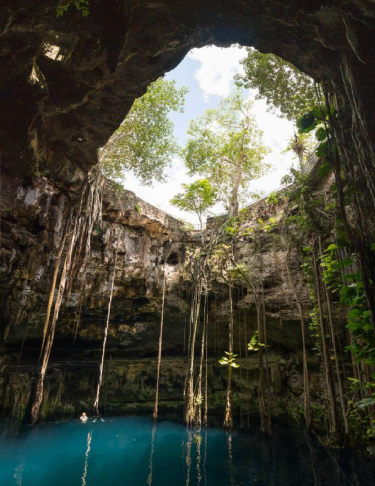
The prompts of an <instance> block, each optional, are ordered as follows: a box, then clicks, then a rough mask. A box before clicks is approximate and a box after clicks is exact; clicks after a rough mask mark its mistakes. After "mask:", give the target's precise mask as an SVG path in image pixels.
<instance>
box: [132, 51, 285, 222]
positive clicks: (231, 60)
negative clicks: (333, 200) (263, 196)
mask: <svg viewBox="0 0 375 486" xmlns="http://www.w3.org/2000/svg"><path fill="white" fill-rule="evenodd" d="M245 54H246V53H245V52H244V51H243V50H242V49H241V48H239V47H237V46H232V47H230V48H226V49H221V48H219V47H215V46H212V47H206V48H202V49H193V50H192V51H190V53H189V55H188V56H189V58H191V59H194V60H197V61H199V62H200V67H199V68H198V70H197V71H196V73H195V78H196V80H197V81H198V83H199V87H200V89H201V91H202V94H203V97H204V98H205V99H206V100H208V98H209V96H210V95H218V96H221V97H225V96H228V95H229V94H230V93H231V91H232V90H233V88H234V84H233V76H234V75H235V74H237V73H242V72H243V71H242V66H241V65H240V64H239V61H240V60H241V59H242V58H243V57H244V56H245ZM191 82H192V80H190V79H186V84H187V85H189V84H191ZM255 94H256V92H255V91H250V94H249V98H250V99H252V100H254V108H253V112H254V114H255V117H256V119H257V123H258V125H259V127H260V128H261V129H262V130H263V132H264V137H263V140H264V143H265V144H266V145H267V146H269V147H270V148H271V149H272V152H271V153H270V154H269V155H268V156H267V157H266V162H270V163H271V164H273V169H272V171H271V172H270V173H269V174H268V175H266V176H264V177H261V178H260V179H258V180H256V181H254V182H253V184H252V187H251V190H253V191H263V192H264V193H269V192H272V191H274V190H275V189H277V188H278V187H279V186H280V180H281V178H282V176H283V175H285V174H286V173H287V172H288V170H289V168H290V166H291V165H292V163H293V159H292V154H291V153H288V154H284V155H282V154H281V152H282V151H283V150H284V149H285V148H286V146H287V144H288V141H289V139H290V138H291V137H292V136H293V126H292V123H291V122H290V121H288V120H285V119H281V118H278V117H277V116H276V115H275V114H274V113H270V112H268V111H267V105H266V102H265V101H264V100H255ZM198 102H199V100H197V103H198ZM188 122H189V120H187V119H186V120H184V121H183V123H184V124H186V126H187V125H188ZM166 172H167V175H168V181H167V183H165V184H161V183H158V182H156V183H154V184H153V186H152V187H148V186H142V185H140V183H139V181H138V180H137V178H136V177H135V176H134V175H133V174H127V175H126V181H125V183H124V186H125V187H126V188H127V189H129V190H132V191H134V192H135V193H136V194H137V196H139V197H140V198H142V199H144V200H145V201H147V202H149V203H151V204H153V205H154V206H157V207H159V208H160V209H162V210H164V211H166V212H168V213H171V214H172V215H174V216H176V217H179V218H182V219H185V220H187V221H190V222H192V223H193V224H198V218H197V217H196V216H195V215H194V214H190V213H186V212H183V211H179V210H178V209H177V208H175V207H174V206H172V205H171V204H170V202H169V200H170V199H171V198H172V197H173V196H174V195H175V194H176V193H178V192H180V191H181V184H182V183H190V182H192V180H193V179H192V178H190V177H189V176H188V173H187V172H188V171H187V169H186V167H185V165H184V162H183V161H182V160H181V159H180V158H179V157H176V158H174V160H173V164H172V167H171V168H170V169H169V170H167V171H166ZM214 210H215V213H216V214H218V213H221V212H222V211H223V206H222V205H218V206H217V207H215V208H214Z"/></svg>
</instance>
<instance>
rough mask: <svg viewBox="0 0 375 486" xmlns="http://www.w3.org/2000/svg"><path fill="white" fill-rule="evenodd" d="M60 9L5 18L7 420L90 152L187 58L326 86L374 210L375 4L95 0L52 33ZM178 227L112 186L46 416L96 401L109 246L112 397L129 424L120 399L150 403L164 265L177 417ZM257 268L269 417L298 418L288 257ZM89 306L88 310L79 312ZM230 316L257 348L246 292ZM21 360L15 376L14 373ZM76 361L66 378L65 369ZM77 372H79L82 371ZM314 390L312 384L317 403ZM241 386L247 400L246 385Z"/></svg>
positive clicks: (0, 13)
mask: <svg viewBox="0 0 375 486" xmlns="http://www.w3.org/2000/svg"><path fill="white" fill-rule="evenodd" d="M59 3H60V1H59V0H38V1H35V0H23V1H22V2H18V1H14V0H12V1H11V0H4V1H3V2H2V4H1V7H0V62H1V66H2V69H1V71H0V123H1V130H0V148H1V162H2V176H1V184H2V190H1V194H0V198H1V217H2V235H1V237H2V240H1V242H2V245H1V250H0V251H1V253H0V258H1V260H0V262H1V263H0V265H1V266H0V278H1V295H0V303H1V307H2V308H1V317H2V319H1V326H2V327H1V333H2V340H3V341H2V343H3V344H2V346H3V350H4V351H5V353H4V352H3V353H2V355H1V360H2V361H1V362H0V363H1V365H2V367H3V368H2V371H4V373H3V378H1V380H2V381H1V383H0V388H1V399H0V402H1V407H2V410H3V411H5V413H9V411H10V410H12V409H14V410H15V414H16V415H18V416H22V415H23V413H25V410H26V408H27V406H28V403H29V401H30V397H31V393H32V387H33V384H34V379H35V373H36V371H37V367H36V363H37V359H38V352H39V346H40V338H41V333H42V328H43V321H44V317H45V312H46V303H47V299H48V293H49V290H50V285H51V278H52V274H53V271H54V267H55V264H56V249H57V248H58V247H59V245H60V243H61V239H62V233H63V228H64V225H65V222H66V219H67V216H68V213H69V206H70V204H71V201H72V200H78V201H79V197H80V190H81V188H82V185H83V183H84V181H85V179H86V176H87V172H88V171H89V169H90V168H91V167H92V166H93V165H95V164H96V162H97V149H98V148H99V147H101V146H103V145H104V144H105V142H106V141H107V140H108V138H109V137H110V136H111V135H112V133H113V132H114V130H115V129H116V128H117V127H118V126H119V124H120V123H121V122H122V121H123V119H124V117H125V116H126V113H127V112H128V111H129V109H130V107H131V105H132V103H133V101H134V99H135V98H136V97H138V96H140V95H142V94H143V93H144V92H145V90H146V88H147V86H148V84H149V83H150V82H152V81H154V80H155V79H157V78H158V77H159V76H161V75H163V74H164V73H165V72H167V71H169V70H171V69H173V68H174V67H175V66H177V65H178V63H179V62H180V61H181V60H182V59H183V58H184V56H185V55H186V54H187V53H188V51H189V50H190V49H191V48H193V47H200V46H205V45H208V44H215V45H218V46H229V45H231V44H232V43H239V44H241V45H245V46H254V47H255V48H257V49H259V50H260V51H262V52H272V53H274V54H277V55H279V56H281V57H283V58H284V59H286V60H288V61H290V62H292V63H293V64H295V65H296V66H297V67H298V68H299V69H301V70H302V71H304V72H305V73H307V74H309V75H310V76H312V77H313V78H314V79H316V80H321V81H323V82H325V83H326V85H327V86H328V87H329V89H330V91H331V92H332V93H334V94H335V95H336V98H337V102H338V105H339V106H340V109H341V110H342V111H343V112H345V113H350V116H349V118H348V119H345V123H346V132H345V137H344V140H343V141H341V143H342V146H341V150H342V153H343V154H346V153H347V154H349V155H350V154H351V155H353V154H354V156H355V160H356V164H355V170H356V177H358V178H362V180H364V181H365V184H367V186H366V187H367V189H366V190H367V192H368V194H369V195H370V196H371V197H372V200H373V201H375V189H374V187H375V150H374V146H375V117H374V116H373V113H374V111H375V97H374V96H373V93H374V87H375V69H374V61H373V55H372V53H373V52H374V50H375V49H374V47H375V45H374V44H375V36H374V30H375V20H374V19H375V5H374V3H373V2H370V1H366V0H354V1H351V2H347V1H345V0H338V1H333V0H331V1H328V0H327V1H323V2H322V1H320V2H316V1H305V2H301V1H297V0H287V1H285V2H275V1H273V0H263V1H257V2H254V1H244V0H231V1H229V0H215V1H214V0H207V1H205V2H202V1H198V0H184V1H182V0H163V1H158V0H156V1H147V0H144V1H139V0H122V1H121V0H91V2H90V15H89V16H88V17H86V18H82V16H81V15H80V13H78V12H76V11H75V9H74V8H72V9H71V10H70V11H68V12H67V13H65V14H64V16H63V17H60V18H57V17H56V7H57V6H58V4H59ZM350 160H351V159H350ZM135 206H140V209H141V211H140V212H138V211H136V210H135ZM371 217H372V218H373V216H371ZM179 225H180V223H179V222H178V221H175V220H173V218H170V217H168V216H167V215H166V214H164V213H162V212H160V211H158V210H157V209H156V208H153V207H152V206H150V205H147V203H145V202H143V201H140V200H138V198H136V196H135V195H134V194H133V193H131V192H130V191H127V192H126V193H124V194H123V193H118V192H117V191H116V190H115V189H114V188H113V187H110V186H106V188H105V194H104V200H103V225H102V227H100V228H94V229H93V235H92V255H91V259H90V262H89V266H88V270H87V279H86V280H85V285H84V287H83V288H82V287H79V286H77V284H76V287H74V286H73V289H72V291H71V293H70V298H69V300H68V301H67V302H65V303H64V308H63V311H62V313H61V318H60V320H59V323H58V329H57V334H56V343H55V347H54V354H53V356H52V364H51V367H50V370H49V372H48V376H47V379H48V380H47V381H48V383H49V385H48V387H49V388H48V390H49V391H48V392H47V394H46V396H47V398H46V399H45V402H44V405H43V407H44V409H43V410H44V411H45V415H48V414H49V413H51V414H53V413H55V412H56V411H64V410H65V411H70V412H69V413H74V411H75V410H76V408H77V409H78V408H79V403H85V404H87V403H90V402H91V398H92V397H91V394H92V389H93V388H95V386H93V383H94V382H95V376H96V371H97V369H96V363H97V359H98V356H99V354H100V345H101V338H102V329H103V326H104V320H105V315H106V311H107V305H108V292H109V284H108V282H109V279H110V276H111V274H112V273H111V272H112V271H113V268H112V267H113V265H112V262H113V248H112V247H111V244H110V243H111V239H112V238H116V239H117V240H118V241H119V249H120V251H119V255H118V258H119V260H118V269H117V276H116V279H115V292H114V300H113V323H112V325H111V328H110V336H109V341H108V346H109V348H108V349H109V354H110V356H112V358H113V360H114V361H115V360H116V359H119V360H120V362H117V364H116V363H114V364H113V366H112V365H111V366H112V368H110V367H109V368H108V369H111V370H112V371H111V373H112V374H111V375H108V376H107V383H108V384H109V385H108V390H107V391H105V394H106V393H108V397H109V398H108V401H112V405H111V407H112V409H113V410H115V411H116V410H117V411H121V410H123V411H124V410H125V409H126V408H127V407H128V405H129V403H130V402H129V403H128V402H126V400H125V401H121V400H122V399H121V394H122V393H123V392H124V390H125V392H126V394H127V395H128V396H129V397H133V398H134V397H136V396H139V397H141V396H142V397H143V399H142V400H143V402H144V403H151V399H150V396H151V395H152V393H151V391H150V390H151V389H152V388H153V386H154V382H153V380H154V364H155V363H151V362H150V357H154V356H156V347H157V339H158V325H159V322H160V320H159V319H160V304H161V277H162V271H161V268H162V267H163V266H164V259H165V257H166V253H169V257H170V260H169V261H167V266H166V269H167V273H168V292H167V299H166V300H167V307H166V331H165V336H166V338H165V350H164V352H165V355H166V356H167V357H169V358H170V359H172V358H174V359H176V360H177V361H176V363H173V362H170V363H169V364H167V368H168V370H170V371H168V372H167V373H166V378H165V383H164V384H163V383H162V387H164V388H163V389H162V390H161V395H162V397H163V400H165V401H166V402H168V400H169V398H171V403H172V402H173V403H174V404H175V403H177V402H176V401H178V399H177V393H175V390H174V387H175V386H176V387H177V388H178V386H180V385H178V383H180V382H181V380H182V379H183V372H182V371H181V369H182V368H183V363H184V359H185V358H184V356H185V355H184V349H186V339H187V338H186V335H187V331H186V328H185V324H184V319H185V313H186V300H185V297H186V296H185V295H184V293H183V290H182V291H181V289H180V288H179V290H178V291H177V290H176V289H177V285H178V275H179V269H180V268H181V265H183V262H184V255H185V251H186V249H187V248H191V247H194V246H195V245H196V244H197V242H199V238H197V237H196V235H186V234H184V233H181V232H180V231H179ZM167 247H168V252H167ZM239 251H240V255H241V259H242V260H243V263H244V264H245V265H248V266H249V268H251V267H252V266H254V261H255V260H256V259H257V258H258V256H259V252H258V250H257V249H256V248H255V247H254V246H252V244H251V242H250V243H246V244H244V245H243V246H242V247H241V248H240V249H239ZM169 257H167V258H169ZM262 258H263V262H264V274H265V278H266V282H267V288H266V292H265V299H266V310H267V319H268V326H269V339H270V342H272V344H273V346H274V353H275V355H274V361H273V362H274V364H275V365H274V369H273V372H272V373H273V374H272V376H273V378H272V381H273V387H274V394H275V400H274V403H275V407H276V408H277V407H279V405H280V404H281V403H282V402H281V401H279V400H278V398H277V397H278V396H282V397H284V398H283V400H284V402H283V403H288V401H292V402H293V401H295V404H296V406H298V404H299V403H301V402H300V400H301V396H300V393H301V381H300V377H301V375H300V373H301V360H300V357H299V355H298V351H296V349H297V350H298V348H299V346H300V338H299V332H298V322H297V321H298V316H297V311H296V309H295V306H293V305H291V303H290V300H291V295H290V291H289V289H288V286H287V283H286V282H287V280H286V276H285V272H284V270H283V265H284V261H285V251H284V250H283V249H282V248H278V247H277V246H275V245H272V244H271V243H270V242H267V241H266V242H265V245H264V247H263V249H262ZM291 272H292V276H293V279H294V281H295V282H296V285H297V287H298V291H299V292H300V294H301V295H304V296H306V295H307V290H306V288H305V286H304V282H303V276H302V275H301V272H300V269H299V262H298V259H297V258H296V256H295V255H294V256H293V255H292V256H291ZM80 292H83V293H84V302H83V305H82V309H79V311H78V307H79V306H78V302H79V301H80V299H79V297H80ZM236 304H237V310H236V316H235V317H236V322H237V323H240V322H242V324H240V325H239V326H238V329H239V331H240V332H239V337H238V346H240V342H241V339H242V340H243V343H245V331H246V333H247V334H246V337H247V338H249V336H250V335H251V333H252V332H253V331H254V329H255V325H256V324H255V315H254V299H253V297H252V295H251V292H250V293H248V294H247V295H241V296H238V298H237V302H236ZM211 305H212V309H213V312H212V313H213V316H212V324H211V325H212V333H213V336H214V337H213V340H212V342H211V344H210V346H211V350H210V353H211V358H212V360H213V365H212V366H213V370H216V371H213V372H212V375H211V377H210V386H211V387H212V388H211V389H212V392H213V393H214V392H217V393H218V395H217V396H216V398H215V399H214V400H213V404H212V406H213V408H215V406H217V407H218V408H220V407H221V403H222V402H221V398H219V397H221V395H220V394H222V392H223V390H224V389H225V386H226V384H225V376H224V375H225V374H224V372H223V370H222V369H221V370H220V367H218V365H217V358H218V357H221V356H222V353H223V352H224V351H225V350H226V349H227V338H226V336H227V334H228V333H227V312H228V303H227V297H226V295H225V294H224V292H223V291H222V290H221V291H220V289H219V290H218V295H217V298H216V302H215V297H212V302H211ZM306 309H307V307H306ZM244 313H247V323H248V324H247V327H246V326H244V324H243V318H244ZM77 316H80V319H79V321H78V320H77ZM215 316H216V318H215ZM75 329H76V334H77V336H76V341H75V343H74V344H73V337H74V336H73V335H74V334H75ZM241 336H242V337H241ZM23 342H24V345H23V344H22V343H23ZM242 346H243V344H242ZM21 349H22V357H21V362H20V366H21V367H20V368H15V365H16V364H17V362H18V360H19V358H20V354H21ZM129 358H134V359H135V360H137V359H138V360H140V362H138V364H137V365H134V366H133V367H130V368H131V370H133V372H132V374H131V376H129V375H128V371H126V372H125V371H124V367H125V368H127V367H128V364H129V363H128V364H126V363H125V364H124V361H121V360H124V359H129ZM67 360H68V361H69V360H70V361H71V362H72V363H73V364H71V365H70V367H69V365H68V364H67ZM77 360H78V361H79V360H81V361H83V362H84V363H83V365H82V366H81V367H79V366H77ZM142 360H146V361H142ZM147 360H148V361H147ZM214 363H216V365H214ZM215 366H216V367H217V368H218V369H216V368H215ZM251 366H252V367H251V368H250V375H251V376H252V379H253V381H252V382H251V381H250V385H246V386H247V390H249V389H250V391H251V395H252V396H254V397H256V392H255V390H256V383H257V374H256V373H257V371H256V365H255V363H253V365H251ZM88 369H89V370H91V371H90V373H91V374H90V373H88ZM319 376H320V375H319V373H316V374H315V375H314V374H313V375H312V380H313V383H314V386H313V387H312V389H313V393H315V399H316V400H317V403H319V400H320V390H321V383H320V381H319V380H320V378H319ZM243 379H244V378H243V376H242V380H243ZM66 380H67V381H66ZM69 380H70V381H69ZM238 380H240V378H238ZM176 383H177V385H176ZM251 383H252V384H251ZM235 386H237V387H238V390H240V388H243V383H242V384H241V387H240V386H238V383H237V385H235ZM177 388H176V389H177ZM245 388H246V387H245ZM111 390H112V391H111ZM111 394H112V395H111ZM48 397H49V398H48ZM75 397H77V399H75ZM78 397H79V398H78ZM168 397H169V398H168ZM133 398H132V400H133ZM215 400H216V401H215ZM125 402H126V403H125ZM132 403H133V404H134V402H132ZM293 403H294V402H293ZM116 404H117V405H116ZM215 404H216V405H215ZM253 405H254V407H256V403H254V404H253ZM133 406H134V405H133ZM173 406H174V405H173ZM116 407H117V408H116ZM145 407H146V405H145ZM146 408H147V407H146ZM43 413H44V412H43Z"/></svg>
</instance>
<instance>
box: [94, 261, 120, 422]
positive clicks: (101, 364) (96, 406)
mask: <svg viewBox="0 0 375 486" xmlns="http://www.w3.org/2000/svg"><path fill="white" fill-rule="evenodd" d="M116 263H117V252H115V261H114V265H113V275H112V283H111V291H110V295H109V302H108V313H107V321H106V324H105V329H104V338H103V351H102V360H101V362H100V369H99V380H98V386H97V389H96V398H95V402H94V409H95V412H96V415H100V414H99V397H100V389H101V387H102V382H103V368H104V355H105V348H106V344H107V336H108V328H109V319H110V317H111V306H112V298H113V289H114V286H115V277H116Z"/></svg>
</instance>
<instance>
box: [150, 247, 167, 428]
mask: <svg viewBox="0 0 375 486" xmlns="http://www.w3.org/2000/svg"><path fill="white" fill-rule="evenodd" d="M166 282H167V253H166V255H165V258H164V275H163V295H162V302H161V316H160V334H159V348H158V367H157V372H156V393H155V407H154V413H153V417H154V420H156V418H157V416H158V406H159V379H160V365H161V351H162V347H163V326H164V304H165V287H166Z"/></svg>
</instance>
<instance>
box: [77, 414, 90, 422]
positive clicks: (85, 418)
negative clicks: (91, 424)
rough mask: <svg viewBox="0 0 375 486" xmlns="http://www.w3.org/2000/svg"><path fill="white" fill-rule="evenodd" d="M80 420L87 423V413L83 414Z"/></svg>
mask: <svg viewBox="0 0 375 486" xmlns="http://www.w3.org/2000/svg"><path fill="white" fill-rule="evenodd" d="M79 419H80V421H81V422H82V423H86V422H87V420H88V416H87V415H86V413H85V412H82V415H81V416H80V417H79Z"/></svg>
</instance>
